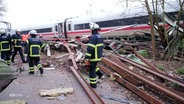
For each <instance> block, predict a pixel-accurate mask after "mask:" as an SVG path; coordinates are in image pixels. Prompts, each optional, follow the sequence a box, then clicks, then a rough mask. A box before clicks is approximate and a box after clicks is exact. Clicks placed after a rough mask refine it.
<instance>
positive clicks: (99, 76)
mask: <svg viewBox="0 0 184 104" xmlns="http://www.w3.org/2000/svg"><path fill="white" fill-rule="evenodd" d="M96 74H97V75H98V79H101V78H102V76H103V73H102V71H100V70H98V71H97V72H96Z"/></svg>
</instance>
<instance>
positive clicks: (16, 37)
mask: <svg viewBox="0 0 184 104" xmlns="http://www.w3.org/2000/svg"><path fill="white" fill-rule="evenodd" d="M12 41H13V45H14V47H22V46H21V44H22V36H20V34H14V35H12Z"/></svg>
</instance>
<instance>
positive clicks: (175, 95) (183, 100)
mask: <svg viewBox="0 0 184 104" xmlns="http://www.w3.org/2000/svg"><path fill="white" fill-rule="evenodd" d="M102 62H104V63H105V64H106V65H109V64H113V65H114V66H115V67H117V68H119V69H121V70H124V71H125V72H126V73H128V74H130V75H132V76H134V77H135V78H137V79H139V80H141V81H142V82H144V83H146V84H148V85H149V86H151V87H152V88H154V89H156V90H158V91H160V92H163V93H165V94H166V95H168V96H169V97H171V98H173V99H175V100H177V101H179V102H181V103H184V98H183V96H184V95H183V94H182V95H181V94H178V93H179V92H178V91H175V90H173V89H169V88H168V87H166V86H164V85H162V84H160V83H158V82H155V81H150V80H149V79H147V78H144V77H143V76H142V75H139V74H137V73H134V72H132V71H130V70H129V69H127V68H124V67H122V66H120V65H118V64H116V63H114V62H113V61H111V60H109V59H107V58H103V59H102Z"/></svg>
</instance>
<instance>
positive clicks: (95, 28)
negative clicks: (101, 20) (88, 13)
mask: <svg viewBox="0 0 184 104" xmlns="http://www.w3.org/2000/svg"><path fill="white" fill-rule="evenodd" d="M89 27H90V30H100V27H99V25H98V24H96V23H90V24H89Z"/></svg>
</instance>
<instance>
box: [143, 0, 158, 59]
mask: <svg viewBox="0 0 184 104" xmlns="http://www.w3.org/2000/svg"><path fill="white" fill-rule="evenodd" d="M145 5H146V8H147V11H148V15H149V19H150V26H151V40H152V41H151V43H152V48H153V58H155V56H156V45H155V35H154V26H153V25H154V24H153V16H152V11H151V9H150V7H149V3H148V0H145Z"/></svg>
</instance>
